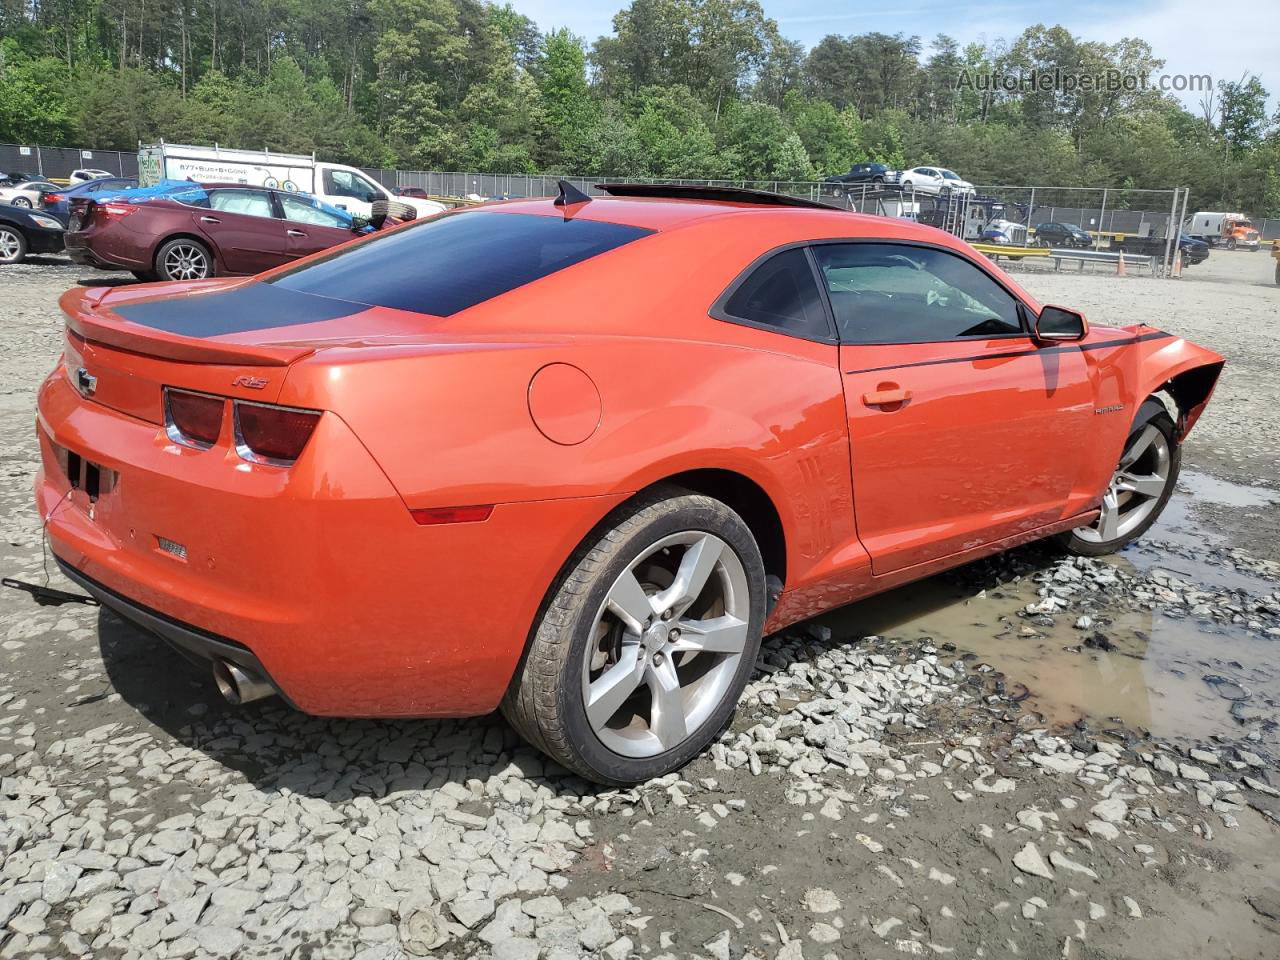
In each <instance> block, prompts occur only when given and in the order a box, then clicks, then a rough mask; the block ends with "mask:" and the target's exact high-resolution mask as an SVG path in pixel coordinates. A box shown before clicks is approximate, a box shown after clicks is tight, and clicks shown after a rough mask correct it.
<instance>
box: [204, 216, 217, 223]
mask: <svg viewBox="0 0 1280 960" xmlns="http://www.w3.org/2000/svg"><path fill="white" fill-rule="evenodd" d="M200 222H201V223H221V222H222V221H221V220H219V219H218V218H217V217H201V218H200Z"/></svg>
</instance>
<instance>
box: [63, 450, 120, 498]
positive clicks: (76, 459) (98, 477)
mask: <svg viewBox="0 0 1280 960" xmlns="http://www.w3.org/2000/svg"><path fill="white" fill-rule="evenodd" d="M58 460H59V461H60V463H61V466H62V472H63V473H64V474H65V475H66V478H67V482H68V483H69V484H70V485H71V489H72V490H83V491H84V493H85V496H87V497H88V498H89V501H90V502H91V503H93V502H96V501H97V500H98V498H99V497H101V496H102V495H103V494H107V493H110V492H111V491H112V490H114V489H115V486H116V483H117V482H118V481H119V479H120V474H118V473H117V472H116V471H114V470H112V469H110V468H109V467H104V466H102V465H100V464H97V463H94V462H93V461H92V460H90V459H88V458H87V457H82V456H81V455H80V454H78V453H76V452H75V451H74V450H66V449H63V448H59V450H58Z"/></svg>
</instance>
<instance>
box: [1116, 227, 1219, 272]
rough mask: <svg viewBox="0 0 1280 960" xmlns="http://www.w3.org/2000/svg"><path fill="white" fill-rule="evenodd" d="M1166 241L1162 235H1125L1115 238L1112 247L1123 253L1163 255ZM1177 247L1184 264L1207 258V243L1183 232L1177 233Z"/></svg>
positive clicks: (1202, 260) (1192, 263)
mask: <svg viewBox="0 0 1280 960" xmlns="http://www.w3.org/2000/svg"><path fill="white" fill-rule="evenodd" d="M1166 243H1167V241H1166V240H1165V238H1164V237H1137V236H1126V237H1125V238H1124V239H1123V240H1116V241H1115V242H1114V243H1113V244H1112V249H1115V250H1120V251H1122V252H1124V253H1134V254H1138V255H1140V256H1147V257H1161V258H1162V257H1164V255H1165V247H1166ZM1178 249H1179V250H1181V251H1182V262H1183V264H1184V265H1186V266H1194V265H1195V264H1197V263H1203V262H1204V261H1205V260H1208V259H1209V245H1208V244H1207V243H1205V242H1204V241H1203V240H1197V239H1195V238H1194V237H1189V236H1187V235H1185V234H1178Z"/></svg>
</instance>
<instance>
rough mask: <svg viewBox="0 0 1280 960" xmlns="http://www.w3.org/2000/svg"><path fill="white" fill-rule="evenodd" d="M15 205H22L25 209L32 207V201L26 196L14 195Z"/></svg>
mask: <svg viewBox="0 0 1280 960" xmlns="http://www.w3.org/2000/svg"><path fill="white" fill-rule="evenodd" d="M13 205H14V206H15V207H22V208H23V209H24V210H30V209H31V201H30V200H28V199H27V198H26V197H14V198H13Z"/></svg>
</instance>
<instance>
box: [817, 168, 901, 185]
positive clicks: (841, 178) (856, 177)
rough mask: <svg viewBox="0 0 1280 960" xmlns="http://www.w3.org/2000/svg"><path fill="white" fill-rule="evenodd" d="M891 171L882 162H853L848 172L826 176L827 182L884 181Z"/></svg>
mask: <svg viewBox="0 0 1280 960" xmlns="http://www.w3.org/2000/svg"><path fill="white" fill-rule="evenodd" d="M891 172H892V171H891V170H890V169H889V168H888V167H887V166H885V164H883V163H855V164H854V165H853V166H852V167H850V168H849V172H848V173H837V174H836V175H835V176H832V177H827V180H826V182H827V183H884V178H885V176H886V175H887V174H889V173H891Z"/></svg>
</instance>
